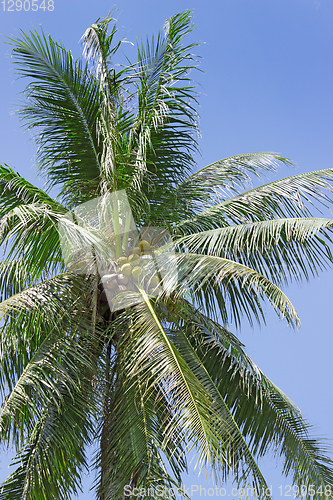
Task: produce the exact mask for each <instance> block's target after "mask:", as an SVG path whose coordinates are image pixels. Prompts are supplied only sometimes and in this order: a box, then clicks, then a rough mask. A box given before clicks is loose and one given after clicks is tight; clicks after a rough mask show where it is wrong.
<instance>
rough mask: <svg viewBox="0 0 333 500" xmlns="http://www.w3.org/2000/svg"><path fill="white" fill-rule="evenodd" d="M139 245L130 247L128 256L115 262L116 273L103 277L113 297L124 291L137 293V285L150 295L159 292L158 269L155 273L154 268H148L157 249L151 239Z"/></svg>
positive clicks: (106, 288)
mask: <svg viewBox="0 0 333 500" xmlns="http://www.w3.org/2000/svg"><path fill="white" fill-rule="evenodd" d="M137 245H138V246H134V247H132V248H131V247H129V249H128V252H127V254H126V255H122V256H121V257H118V259H117V260H116V261H115V262H113V265H112V268H113V271H114V272H111V273H110V274H105V275H103V276H102V280H101V281H102V283H103V284H104V288H105V290H106V291H109V292H112V293H111V295H112V296H115V295H117V294H118V293H119V292H124V291H130V292H137V291H138V290H139V288H138V286H137V285H140V286H141V287H143V288H144V289H145V290H146V291H147V292H148V293H149V294H153V293H154V292H155V293H156V291H157V290H158V287H159V285H160V278H159V276H158V273H157V271H156V269H155V271H153V266H147V264H148V263H149V260H150V259H152V255H153V251H154V248H155V247H154V245H152V243H151V241H150V239H149V238H146V239H142V240H140V241H139V242H138V243H137ZM148 269H149V271H148Z"/></svg>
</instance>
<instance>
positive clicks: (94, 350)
mask: <svg viewBox="0 0 333 500" xmlns="http://www.w3.org/2000/svg"><path fill="white" fill-rule="evenodd" d="M192 28H193V27H192V24H191V13H190V12H183V13H180V14H177V15H175V16H173V17H171V18H170V19H168V20H167V21H166V22H165V25H164V31H163V33H161V34H159V35H158V36H157V37H156V38H154V37H152V38H151V39H147V40H146V41H145V42H144V41H139V42H138V43H137V62H136V63H135V64H132V63H129V62H128V63H127V64H126V65H123V66H116V65H114V64H113V60H114V56H115V54H116V52H117V50H118V48H119V46H120V44H121V42H116V41H115V40H116V38H115V36H116V25H115V24H114V21H113V19H112V17H111V16H108V17H107V18H106V19H104V20H98V21H97V22H96V23H95V24H93V25H92V26H90V27H89V28H88V29H87V31H86V32H85V34H84V36H83V45H84V56H85V57H84V58H80V59H78V60H74V58H73V56H72V54H71V52H70V51H67V50H66V49H65V48H64V47H63V46H62V45H61V44H59V43H56V42H54V41H53V40H52V38H51V37H49V36H46V35H45V34H44V33H41V34H39V33H38V32H37V31H33V32H31V33H30V34H25V33H21V35H20V37H19V38H18V39H15V40H11V43H12V45H13V57H14V60H15V63H16V67H17V70H18V73H19V74H20V75H21V76H24V77H28V78H29V81H30V83H29V85H28V86H27V88H26V90H25V96H26V101H25V104H24V106H23V107H22V109H21V111H20V112H21V116H22V118H23V119H24V120H25V123H26V124H27V127H28V128H29V129H32V130H35V132H36V133H35V137H36V142H37V145H38V167H39V172H40V175H41V176H43V177H44V179H45V181H46V186H47V188H46V191H43V190H41V189H38V188H36V187H35V186H33V185H32V184H30V183H29V182H28V181H26V180H25V179H24V178H23V177H21V176H20V175H19V174H16V173H15V172H14V171H13V170H12V169H11V168H10V167H8V166H6V165H4V166H1V167H0V192H1V198H0V211H1V214H0V216H1V222H0V239H1V243H2V244H3V246H4V248H5V258H4V260H3V261H2V262H1V272H0V290H1V294H2V297H1V300H2V302H1V303H0V309H1V312H2V318H3V323H2V327H1V357H0V360H1V392H2V397H3V403H2V406H1V412H0V436H1V442H2V443H4V444H10V443H13V444H14V446H15V448H16V449H17V460H16V469H15V470H14V472H13V473H12V474H11V475H10V476H9V477H8V479H7V480H6V481H5V482H4V483H3V485H2V487H1V488H2V489H1V492H0V500H5V499H11V500H15V499H20V500H21V499H34V500H39V499H45V498H47V499H48V500H49V499H66V498H71V497H72V495H73V494H74V493H76V492H77V491H78V489H79V487H80V478H81V476H82V473H83V472H84V471H85V470H86V469H87V467H88V456H87V447H88V446H89V445H90V444H92V443H95V444H96V443H98V447H97V451H96V454H95V462H94V465H95V467H96V470H97V478H96V482H95V490H96V494H97V496H98V498H99V499H100V500H106V499H116V498H125V497H126V495H127V498H142V499H143V498H147V499H148V498H156V491H158V490H157V489H158V488H160V491H161V490H163V488H167V490H164V491H165V492H166V491H168V492H169V493H167V494H166V496H165V498H172V492H171V490H170V488H173V487H174V488H178V487H180V485H181V474H182V473H183V472H184V471H186V468H187V462H186V455H187V452H188V450H189V449H190V448H191V447H194V448H195V450H196V451H197V453H198V457H199V458H198V462H199V465H200V467H210V469H211V471H212V472H213V473H214V474H215V477H216V478H217V480H220V481H222V482H223V481H225V480H226V478H227V477H228V476H230V475H232V476H233V477H234V478H235V480H236V482H237V484H239V485H244V484H248V481H251V482H252V486H253V487H255V488H256V491H257V493H258V496H260V497H267V496H269V493H268V490H267V485H266V483H265V479H264V477H263V475H262V473H261V471H260V468H259V467H258V459H259V458H260V457H262V456H263V455H265V454H266V453H267V452H268V451H270V450H273V451H274V452H275V453H277V454H279V455H281V457H282V458H283V460H284V473H285V474H289V473H291V474H292V478H293V483H294V485H295V486H296V487H298V493H299V495H300V496H304V497H306V498H311V499H313V498H314V499H317V498H318V499H319V498H321V497H322V496H323V495H325V496H327V497H332V496H333V462H332V460H330V459H329V457H328V455H327V456H326V453H327V450H326V449H325V446H324V445H323V444H322V443H320V442H318V441H317V440H316V439H314V438H313V437H311V435H310V433H309V432H310V426H309V424H307V423H306V422H305V421H304V419H303V417H302V415H301V413H300V411H299V409H298V408H297V407H296V406H295V405H294V404H293V403H292V402H291V401H290V400H289V399H288V397H287V396H286V395H285V394H284V393H283V392H282V391H281V390H280V389H279V388H278V387H276V386H275V385H274V384H273V382H271V381H270V380H269V379H268V378H267V377H266V376H265V375H264V374H263V373H262V372H261V370H260V369H259V368H258V367H257V366H256V365H255V364H254V363H253V362H252V361H251V359H250V358H249V357H248V356H247V355H246V353H245V351H244V345H243V344H242V343H241V342H240V341H239V340H238V338H237V336H236V335H234V334H233V333H231V332H230V330H229V328H230V325H231V324H232V323H233V324H234V325H235V326H236V327H237V328H238V327H239V326H240V325H241V321H242V318H244V317H245V318H247V319H248V320H249V321H250V322H251V323H252V321H253V320H257V321H259V322H260V321H264V319H265V318H264V313H263V303H264V302H265V301H269V302H270V303H271V305H272V306H273V308H274V309H275V311H276V312H277V314H278V315H279V316H280V317H281V318H284V319H285V320H286V321H287V322H288V324H289V325H291V326H293V327H297V326H298V324H299V318H298V316H297V312H296V310H295V309H294V307H293V305H292V304H291V302H290V301H289V299H288V298H287V296H286V295H285V294H284V293H283V291H282V290H281V289H280V287H281V286H282V285H286V284H288V283H289V282H290V281H291V280H292V279H296V280H301V279H302V278H306V279H307V278H308V277H309V275H311V274H317V273H318V271H320V270H322V269H324V268H325V267H326V266H327V265H329V264H330V263H331V262H332V260H333V258H332V254H331V252H330V247H329V245H330V243H331V239H330V233H331V231H332V228H333V220H331V219H327V218H315V217H313V216H312V215H311V212H310V209H309V205H311V204H315V205H317V206H318V205H320V204H324V205H326V204H327V203H329V202H330V201H331V200H330V197H329V195H330V193H332V191H333V189H332V181H333V169H326V170H320V171H315V172H310V173H305V174H301V175H296V176H292V177H288V178H285V179H282V180H278V181H274V182H270V183H267V184H265V185H262V186H260V187H256V188H253V189H250V190H247V189H248V185H249V182H250V180H251V176H253V175H254V176H257V177H259V176H260V175H261V174H262V173H264V172H270V171H274V170H275V169H276V168H277V166H278V165H279V164H280V163H284V164H289V163H290V161H289V160H288V159H286V158H283V157H281V156H279V155H277V154H274V153H254V154H242V155H237V156H234V157H231V158H226V159H223V160H219V161H216V162H215V163H213V164H211V165H208V166H207V167H205V168H202V169H201V170H196V168H195V162H194V156H195V153H196V151H197V148H198V143H197V113H196V104H197V94H196V92H195V88H194V84H193V82H192V80H191V78H190V76H189V74H190V71H191V70H192V69H194V68H195V67H196V60H195V58H194V56H193V55H192V50H193V49H194V47H195V44H188V45H186V44H185V43H184V38H185V37H186V35H188V34H189V33H190V32H191V31H192ZM52 188H54V189H56V190H57V191H58V193H59V195H58V196H57V198H56V199H54V198H52V197H51V196H50V194H48V193H50V190H51V189H52ZM166 464H168V465H166ZM311 485H312V486H313V488H312V489H311V488H310V486H311ZM302 487H303V489H302ZM313 491H314V493H313ZM154 492H155V493H154Z"/></svg>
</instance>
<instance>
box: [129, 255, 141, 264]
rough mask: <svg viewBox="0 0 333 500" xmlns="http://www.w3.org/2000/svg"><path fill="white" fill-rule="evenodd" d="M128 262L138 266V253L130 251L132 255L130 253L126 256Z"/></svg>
mask: <svg viewBox="0 0 333 500" xmlns="http://www.w3.org/2000/svg"><path fill="white" fill-rule="evenodd" d="M128 262H129V263H130V264H131V266H133V267H135V266H138V265H139V264H140V257H139V255H138V254H136V253H132V255H130V256H129V257H128Z"/></svg>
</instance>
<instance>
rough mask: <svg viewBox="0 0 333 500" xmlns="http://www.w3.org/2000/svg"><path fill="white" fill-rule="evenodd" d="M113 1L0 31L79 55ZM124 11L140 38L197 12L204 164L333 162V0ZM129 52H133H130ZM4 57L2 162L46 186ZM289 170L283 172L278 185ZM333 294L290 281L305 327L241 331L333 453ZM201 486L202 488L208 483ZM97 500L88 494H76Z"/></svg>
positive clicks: (323, 283) (242, 1)
mask: <svg viewBox="0 0 333 500" xmlns="http://www.w3.org/2000/svg"><path fill="white" fill-rule="evenodd" d="M46 1H47V0H46ZM40 3H41V2H40V1H39V0H38V4H40ZM7 5H8V3H7V0H6V6H7ZM112 5H113V3H112V2H107V1H105V0H95V1H93V0H90V1H86V0H85V1H83V0H81V1H79V0H54V6H55V7H54V11H53V12H49V11H46V12H43V11H38V12H32V11H27V12H24V11H21V12H15V11H14V12H8V11H3V10H2V8H3V4H0V12H1V13H0V25H1V29H0V31H1V33H2V34H5V35H8V36H11V35H15V33H16V32H17V30H19V29H22V30H24V31H26V30H29V29H30V28H31V27H32V25H34V26H38V24H41V25H42V26H43V29H44V31H45V32H46V33H51V34H52V36H53V37H54V38H56V39H58V40H59V39H60V40H62V41H63V42H64V43H65V45H66V46H67V47H68V48H71V49H72V51H73V53H74V55H79V53H80V46H79V44H78V40H79V39H80V37H81V36H82V34H83V32H84V31H85V29H86V28H87V27H88V26H89V25H90V24H91V23H92V22H94V21H95V20H96V19H97V18H98V17H103V16H105V15H106V14H107V13H108V11H109V10H110V9H111V8H112ZM116 6H117V7H118V8H119V13H118V19H119V26H122V27H123V28H122V33H123V34H126V36H127V39H128V40H131V41H133V42H134V41H135V39H136V37H137V36H139V35H140V34H143V35H146V33H151V32H152V30H155V31H157V29H158V28H159V27H160V26H162V24H163V21H164V19H165V18H167V17H168V16H170V15H172V14H174V13H176V12H178V11H181V10H184V9H188V8H194V13H193V16H194V17H193V19H194V23H195V24H196V26H197V28H196V30H195V32H194V33H193V35H192V38H193V39H195V40H198V41H200V42H202V45H201V46H200V47H199V48H198V49H197V53H198V54H199V55H200V56H201V57H202V60H201V69H202V70H203V71H204V73H200V72H196V74H195V75H194V77H195V79H196V80H197V82H198V84H199V85H200V88H199V90H200V92H201V97H200V105H201V107H200V109H199V112H200V117H201V131H202V140H201V152H202V156H201V157H198V167H202V166H204V165H205V164H209V163H211V162H213V161H214V160H218V159H221V158H224V157H227V156H230V155H234V154H237V153H248V152H255V151H276V152H279V153H281V154H283V155H284V156H287V157H289V158H291V159H292V160H293V161H294V162H295V163H296V164H297V165H298V167H297V170H296V172H299V173H301V172H308V171H311V170H316V169H322V168H332V167H333V161H332V144H333V137H332V136H333V57H332V56H333V29H332V26H333V1H332V0H323V1H314V0H277V1H274V0H261V1H259V0H219V1H212V0H206V1H205V2H204V1H198V0H188V1H187V0H186V1H185V0H177V1H174V0H168V1H161V0H159V1H157V0H155V1H148V0H121V1H119V2H118V3H117V4H116ZM124 49H125V50H128V51H129V52H130V53H132V54H133V57H134V50H133V49H132V48H131V46H130V45H126V46H125V47H124ZM6 52H8V48H7V47H6V46H5V45H3V44H2V45H1V46H0V54H1V57H0V65H1V66H0V68H1V80H0V85H1V103H0V114H1V120H0V127H1V135H0V137H1V149H0V151H1V152H0V162H1V163H4V162H5V163H7V164H8V165H10V166H11V167H13V168H14V169H17V170H18V171H19V172H20V174H21V175H22V176H24V177H26V178H27V179H29V180H31V181H33V182H34V181H35V182H37V183H38V185H40V186H42V183H41V181H40V180H37V181H36V180H35V177H34V174H33V163H34V153H35V150H34V147H33V144H32V143H31V142H30V141H29V136H28V134H25V135H23V133H22V131H21V130H20V125H19V122H18V121H17V118H16V117H15V116H13V115H11V113H12V112H13V111H14V110H15V108H16V103H17V102H18V99H19V96H18V93H19V91H20V90H22V88H23V82H22V81H21V82H20V81H19V82H14V79H15V77H14V74H13V70H12V67H11V63H10V58H9V57H5V54H6ZM13 82H14V83H13ZM293 173H294V172H293V171H291V170H287V169H286V168H285V169H281V171H280V172H279V173H278V174H277V175H276V178H279V177H285V176H287V175H292V174H293ZM325 215H328V216H330V215H329V214H328V213H326V214H325ZM332 217H333V216H332ZM332 292H333V271H332V270H330V271H327V272H326V273H323V274H322V275H320V277H319V278H317V279H312V280H311V281H310V282H309V283H304V284H303V285H302V286H301V287H299V286H296V285H295V286H291V287H290V288H289V289H288V290H287V294H288V295H289V297H290V298H291V300H292V301H293V303H294V305H295V306H296V308H297V310H298V312H299V315H300V317H301V321H302V327H301V328H300V330H299V331H297V332H293V331H291V330H289V329H288V328H287V327H286V325H285V324H284V323H283V322H281V321H278V320H277V318H275V316H274V313H272V312H271V311H269V310H267V326H266V327H262V328H261V329H259V328H255V329H253V330H252V329H251V328H250V327H249V326H248V325H246V324H244V327H243V329H242V331H241V332H240V336H241V340H242V341H243V342H244V343H245V344H246V345H247V346H248V353H249V355H250V356H251V357H252V358H253V360H254V361H255V362H256V363H257V364H258V365H259V366H260V367H261V368H262V370H263V371H264V372H265V373H266V374H267V375H268V376H269V377H270V378H271V379H272V380H273V381H274V382H275V383H276V384H277V385H278V386H279V387H280V388H281V389H282V390H283V391H284V392H286V393H287V394H288V395H289V397H290V398H291V399H292V400H293V401H294V402H295V403H296V404H297V405H298V406H299V407H300V409H301V410H302V412H303V414H304V416H305V417H306V418H307V419H308V420H309V421H310V422H311V423H312V424H313V425H314V432H315V434H316V435H317V436H326V437H327V438H329V439H330V440H331V445H332V446H333V429H332V415H333V404H332V401H333V398H332V396H333V391H332V381H331V379H332V347H333V341H332V334H333V328H332V320H331V307H332V297H333V293H332ZM7 465H8V457H6V455H3V454H2V457H1V461H0V479H3V478H4V477H6V476H7V474H8V469H7ZM261 466H262V469H263V471H264V472H266V475H267V476H266V477H267V482H268V484H269V485H270V484H272V485H273V495H274V497H275V498H279V496H280V491H279V490H278V489H277V488H278V486H279V485H280V484H283V485H284V484H288V480H285V479H284V478H283V477H282V474H281V470H279V469H278V468H276V467H275V462H274V461H272V462H271V461H269V460H268V459H267V460H264V461H263V462H262V463H261ZM197 482H198V480H197V479H196V478H195V477H194V476H192V475H191V476H190V478H188V479H187V480H186V483H187V485H189V484H191V483H197ZM200 483H201V484H202V485H203V486H204V485H205V480H204V478H201V479H200ZM198 484H199V483H198ZM230 490H231V486H230V488H229V490H228V493H229V492H230ZM283 491H284V490H283ZM90 498H93V495H92V494H91V493H90V494H89V493H87V492H86V493H85V494H84V495H82V496H81V497H80V499H82V500H83V499H84V500H86V499H90ZM192 498H193V499H194V500H196V499H199V498H203V496H201V497H200V496H198V495H194V496H193V497H192ZM210 498H218V497H215V496H213V497H210Z"/></svg>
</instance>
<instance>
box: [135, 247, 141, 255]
mask: <svg viewBox="0 0 333 500" xmlns="http://www.w3.org/2000/svg"><path fill="white" fill-rule="evenodd" d="M133 253H136V254H138V255H141V248H140V247H134V248H133Z"/></svg>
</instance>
